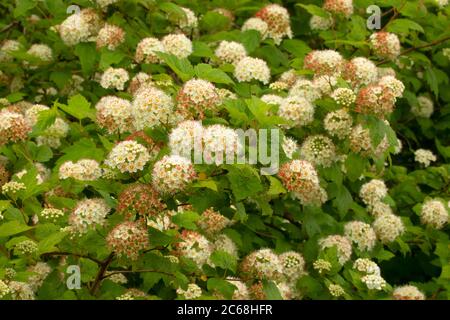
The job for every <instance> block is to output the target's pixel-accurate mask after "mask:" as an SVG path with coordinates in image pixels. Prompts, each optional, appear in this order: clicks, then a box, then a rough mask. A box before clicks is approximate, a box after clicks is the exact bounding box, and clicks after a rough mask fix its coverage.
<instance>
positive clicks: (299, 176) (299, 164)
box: [278, 160, 327, 205]
mask: <svg viewBox="0 0 450 320" xmlns="http://www.w3.org/2000/svg"><path fill="white" fill-rule="evenodd" d="M278 176H279V177H280V178H281V181H282V182H283V185H284V186H285V187H286V189H287V190H288V191H290V192H292V196H293V197H294V198H297V199H298V200H300V202H301V203H302V204H304V205H320V204H322V203H324V202H325V201H326V200H327V193H326V191H325V190H324V189H323V188H322V187H321V186H320V183H319V182H320V181H319V177H318V175H317V171H316V169H315V168H314V166H313V165H312V164H311V163H310V162H308V161H305V160H292V161H290V162H288V163H285V164H283V165H282V166H281V168H280V171H279V173H278Z"/></svg>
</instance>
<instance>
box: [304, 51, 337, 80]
mask: <svg viewBox="0 0 450 320" xmlns="http://www.w3.org/2000/svg"><path fill="white" fill-rule="evenodd" d="M344 61H345V60H344V58H343V57H342V56H341V54H340V53H339V52H337V51H334V50H329V49H327V50H313V51H311V52H310V53H308V54H307V55H306V57H305V59H304V62H303V64H304V67H305V69H311V70H313V71H314V72H315V73H316V74H317V75H318V76H322V75H328V76H332V75H340V73H341V71H342V70H343V67H344Z"/></svg>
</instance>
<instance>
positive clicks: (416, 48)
mask: <svg viewBox="0 0 450 320" xmlns="http://www.w3.org/2000/svg"><path fill="white" fill-rule="evenodd" d="M447 40H450V36H447V37H445V38H442V39H439V40H435V41H433V42H430V43H427V44H424V45H421V46H417V47H412V48H408V49H406V50H404V51H402V52H401V53H400V55H401V56H403V55H405V54H407V53H410V52H411V51H416V50H419V49H423V48H428V47H432V46H435V45H438V44H441V43H443V42H445V41H447ZM388 61H389V60H383V61H380V62H378V63H377V66H379V65H381V64H384V63H386V62H388Z"/></svg>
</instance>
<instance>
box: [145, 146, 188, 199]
mask: <svg viewBox="0 0 450 320" xmlns="http://www.w3.org/2000/svg"><path fill="white" fill-rule="evenodd" d="M152 176H153V181H152V183H153V186H154V187H155V189H156V190H158V191H159V192H161V193H176V192H178V191H182V190H184V189H185V188H186V187H187V186H188V184H189V183H191V182H192V181H193V180H194V179H195V178H196V176H197V174H196V172H195V170H194V167H193V166H192V163H191V161H190V160H188V159H186V158H183V157H180V156H177V155H172V156H164V157H163V158H162V159H161V160H159V161H158V162H156V163H155V165H154V166H153V172H152Z"/></svg>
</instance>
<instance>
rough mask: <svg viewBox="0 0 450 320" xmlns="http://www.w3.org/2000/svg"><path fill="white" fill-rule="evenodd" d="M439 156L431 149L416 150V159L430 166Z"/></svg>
mask: <svg viewBox="0 0 450 320" xmlns="http://www.w3.org/2000/svg"><path fill="white" fill-rule="evenodd" d="M436 160H437V158H436V156H435V155H434V154H433V152H431V151H430V150H426V149H417V150H416V151H414V161H416V162H418V163H421V164H423V165H424V166H425V167H428V166H429V165H430V164H431V162H432V161H436Z"/></svg>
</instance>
